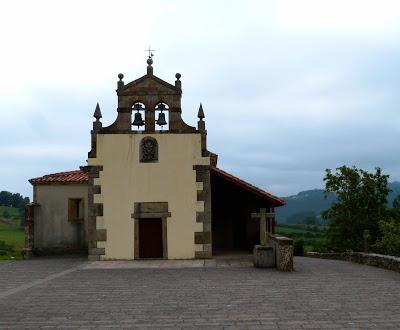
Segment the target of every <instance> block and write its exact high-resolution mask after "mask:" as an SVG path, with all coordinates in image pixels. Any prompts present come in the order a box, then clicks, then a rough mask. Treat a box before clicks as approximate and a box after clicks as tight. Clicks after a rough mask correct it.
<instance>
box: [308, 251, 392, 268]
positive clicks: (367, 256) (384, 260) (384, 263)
mask: <svg viewBox="0 0 400 330" xmlns="http://www.w3.org/2000/svg"><path fill="white" fill-rule="evenodd" d="M305 256H306V257H311V258H322V259H335V260H346V261H352V262H357V263H359V264H365V265H369V266H375V267H380V268H385V269H390V270H394V271H396V272H400V257H393V256H386V255H383V254H376V253H363V252H346V253H319V252H308V253H306V254H305Z"/></svg>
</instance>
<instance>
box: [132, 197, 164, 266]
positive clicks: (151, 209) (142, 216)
mask: <svg viewBox="0 0 400 330" xmlns="http://www.w3.org/2000/svg"><path fill="white" fill-rule="evenodd" d="M133 210H134V211H133V213H132V215H131V217H132V219H133V221H134V259H147V258H140V254H139V240H140V237H139V221H146V219H154V218H160V219H161V223H162V247H163V256H162V258H160V259H168V237H167V218H170V217H171V212H168V202H141V203H134V206H133Z"/></svg>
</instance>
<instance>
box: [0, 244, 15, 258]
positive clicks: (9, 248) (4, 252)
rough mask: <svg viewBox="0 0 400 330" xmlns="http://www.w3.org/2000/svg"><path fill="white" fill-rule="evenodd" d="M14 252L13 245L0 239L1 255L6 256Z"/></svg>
mask: <svg viewBox="0 0 400 330" xmlns="http://www.w3.org/2000/svg"><path fill="white" fill-rule="evenodd" d="M13 252H14V248H13V247H12V246H11V245H8V244H6V242H4V241H0V256H5V255H7V254H10V253H13Z"/></svg>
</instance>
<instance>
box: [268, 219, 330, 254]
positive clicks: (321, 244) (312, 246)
mask: <svg viewBox="0 0 400 330" xmlns="http://www.w3.org/2000/svg"><path fill="white" fill-rule="evenodd" d="M275 231H276V233H277V234H281V235H283V236H286V237H290V238H293V239H294V240H295V241H296V240H298V239H300V238H303V239H304V251H305V252H325V251H326V238H325V233H326V226H319V225H277V226H276V227H275Z"/></svg>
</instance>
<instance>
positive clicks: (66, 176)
mask: <svg viewBox="0 0 400 330" xmlns="http://www.w3.org/2000/svg"><path fill="white" fill-rule="evenodd" d="M88 181H89V178H88V175H87V174H86V173H85V172H83V171H81V170H77V171H68V172H59V173H52V174H46V175H43V176H41V177H38V178H33V179H30V180H29V182H30V183H31V184H32V185H34V186H35V185H41V184H46V185H47V184H73V183H88Z"/></svg>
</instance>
